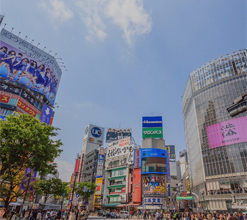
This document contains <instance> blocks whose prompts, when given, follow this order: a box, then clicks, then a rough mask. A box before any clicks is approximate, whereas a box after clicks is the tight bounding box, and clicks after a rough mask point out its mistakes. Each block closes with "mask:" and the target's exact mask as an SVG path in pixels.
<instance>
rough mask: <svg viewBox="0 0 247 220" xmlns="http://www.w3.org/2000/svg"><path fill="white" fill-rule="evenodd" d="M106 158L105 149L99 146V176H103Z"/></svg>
mask: <svg viewBox="0 0 247 220" xmlns="http://www.w3.org/2000/svg"><path fill="white" fill-rule="evenodd" d="M104 158H105V149H104V148H99V156H98V165H97V177H102V175H103V166H104Z"/></svg>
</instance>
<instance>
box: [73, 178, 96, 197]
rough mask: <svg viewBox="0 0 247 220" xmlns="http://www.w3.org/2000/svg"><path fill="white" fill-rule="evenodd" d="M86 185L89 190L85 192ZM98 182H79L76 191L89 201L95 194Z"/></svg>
mask: <svg viewBox="0 0 247 220" xmlns="http://www.w3.org/2000/svg"><path fill="white" fill-rule="evenodd" d="M84 186H86V187H87V192H84ZM96 186H97V185H96V184H94V183H92V182H83V183H77V184H76V193H77V194H79V195H80V196H81V197H82V199H83V200H84V201H87V200H88V198H89V197H90V196H91V195H92V194H94V191H95V189H96Z"/></svg>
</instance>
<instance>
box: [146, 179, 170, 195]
mask: <svg viewBox="0 0 247 220" xmlns="http://www.w3.org/2000/svg"><path fill="white" fill-rule="evenodd" d="M165 183H166V182H165V177H164V176H157V175H150V176H144V177H142V186H143V193H144V194H165V193H166V186H165Z"/></svg>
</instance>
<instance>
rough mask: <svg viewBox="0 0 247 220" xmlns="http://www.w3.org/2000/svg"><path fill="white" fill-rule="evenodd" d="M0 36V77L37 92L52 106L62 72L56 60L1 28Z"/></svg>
mask: <svg viewBox="0 0 247 220" xmlns="http://www.w3.org/2000/svg"><path fill="white" fill-rule="evenodd" d="M0 34H1V37H0V39H1V40H0V45H1V48H0V56H1V57H0V59H1V61H0V75H1V77H3V78H6V79H9V80H11V81H15V82H17V83H20V84H24V85H25V86H27V87H28V88H30V89H32V90H34V91H37V92H39V93H41V94H43V95H44V96H46V98H47V99H48V100H49V102H50V103H51V104H52V105H54V103H55V98H56V93H57V90H58V86H59V82H60V79H61V76H62V71H61V69H60V67H59V65H58V63H57V61H56V59H55V58H54V57H53V56H52V55H50V54H48V53H46V52H44V51H43V50H41V49H39V48H38V47H35V46H34V45H32V44H31V43H29V42H27V41H25V40H23V39H21V38H20V37H18V36H16V35H14V34H13V33H11V32H9V31H7V30H5V29H2V31H1V33H0Z"/></svg>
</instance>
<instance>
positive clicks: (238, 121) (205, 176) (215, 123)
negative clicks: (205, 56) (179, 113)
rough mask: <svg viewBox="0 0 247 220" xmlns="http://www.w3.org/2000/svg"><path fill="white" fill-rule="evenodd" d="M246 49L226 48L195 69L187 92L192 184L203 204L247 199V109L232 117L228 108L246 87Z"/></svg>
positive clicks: (225, 205) (219, 205) (223, 206)
mask: <svg viewBox="0 0 247 220" xmlns="http://www.w3.org/2000/svg"><path fill="white" fill-rule="evenodd" d="M246 53H247V51H246V50H245V49H243V50H239V51H236V52H233V53H230V54H226V55H224V56H221V57H219V58H216V59H214V60H212V61H210V62H208V63H206V64H204V65H203V66H201V67H199V68H198V69H196V70H194V71H193V72H192V73H191V74H190V75H189V79H188V81H187V85H186V88H185V91H184V94H183V99H182V107H183V118H184V130H185V139H186V148H187V155H188V162H189V173H190V177H191V180H192V181H191V187H192V191H193V192H194V193H195V194H197V195H198V197H199V199H198V198H197V202H199V201H200V203H201V204H202V207H203V209H204V210H227V209H234V207H237V206H238V207H241V206H243V205H244V204H247V201H246V198H247V137H246V133H247V131H246V124H247V112H242V113H240V114H238V115H236V116H235V117H231V116H230V114H229V113H228V111H227V108H228V107H229V106H230V105H232V103H233V101H234V100H235V99H236V98H238V97H239V96H242V95H244V94H245V93H246V92H247V59H246V55H247V54H246ZM198 200H199V201H198Z"/></svg>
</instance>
